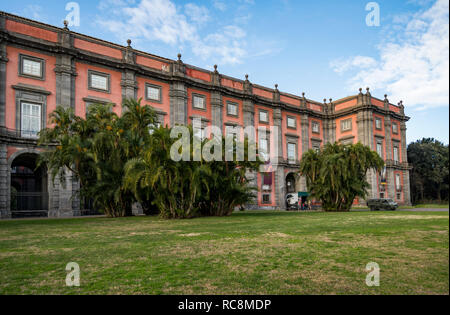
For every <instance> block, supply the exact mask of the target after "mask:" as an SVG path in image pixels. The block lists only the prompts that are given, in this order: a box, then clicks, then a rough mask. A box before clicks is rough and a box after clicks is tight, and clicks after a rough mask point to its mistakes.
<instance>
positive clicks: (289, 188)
mask: <svg viewBox="0 0 450 315" xmlns="http://www.w3.org/2000/svg"><path fill="white" fill-rule="evenodd" d="M286 192H287V193H288V194H290V193H295V192H297V180H296V178H295V175H294V173H289V174H288V175H287V176H286Z"/></svg>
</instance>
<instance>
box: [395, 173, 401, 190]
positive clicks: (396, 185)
mask: <svg viewBox="0 0 450 315" xmlns="http://www.w3.org/2000/svg"><path fill="white" fill-rule="evenodd" d="M395 188H396V189H397V191H400V189H401V188H402V184H401V181H400V174H395Z"/></svg>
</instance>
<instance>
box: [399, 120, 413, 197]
mask: <svg viewBox="0 0 450 315" xmlns="http://www.w3.org/2000/svg"><path fill="white" fill-rule="evenodd" d="M403 115H404V112H403ZM406 130H407V128H406V123H405V122H404V121H403V122H402V123H401V124H400V132H401V137H402V143H401V146H402V149H401V150H402V162H403V163H402V164H403V165H408V150H407V147H406ZM408 168H409V166H408ZM409 175H410V173H409V169H406V170H403V196H404V201H405V204H407V205H410V204H411V186H410V179H409Z"/></svg>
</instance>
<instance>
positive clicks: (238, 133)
mask: <svg viewBox="0 0 450 315" xmlns="http://www.w3.org/2000/svg"><path fill="white" fill-rule="evenodd" d="M229 128H233V129H234V130H233V131H236V133H234V132H232V133H228V132H227V131H228V130H229ZM236 129H237V130H236ZM241 133H242V126H240V125H239V124H236V123H231V122H226V123H224V136H225V137H228V136H229V135H231V134H232V135H233V137H234V138H235V139H236V140H237V139H239V137H240V136H241Z"/></svg>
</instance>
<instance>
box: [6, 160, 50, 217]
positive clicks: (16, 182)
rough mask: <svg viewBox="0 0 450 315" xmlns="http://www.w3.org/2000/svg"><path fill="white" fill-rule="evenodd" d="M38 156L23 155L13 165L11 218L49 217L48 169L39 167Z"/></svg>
mask: <svg viewBox="0 0 450 315" xmlns="http://www.w3.org/2000/svg"><path fill="white" fill-rule="evenodd" d="M37 159H38V154H36V153H23V154H20V155H18V156H16V157H15V158H14V159H13V161H12V163H11V199H10V200H11V216H12V217H13V218H23V217H46V216H48V187H47V169H46V168H45V167H44V166H40V167H37Z"/></svg>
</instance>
